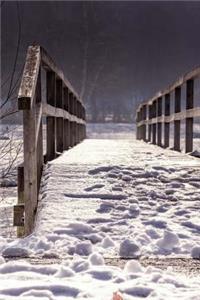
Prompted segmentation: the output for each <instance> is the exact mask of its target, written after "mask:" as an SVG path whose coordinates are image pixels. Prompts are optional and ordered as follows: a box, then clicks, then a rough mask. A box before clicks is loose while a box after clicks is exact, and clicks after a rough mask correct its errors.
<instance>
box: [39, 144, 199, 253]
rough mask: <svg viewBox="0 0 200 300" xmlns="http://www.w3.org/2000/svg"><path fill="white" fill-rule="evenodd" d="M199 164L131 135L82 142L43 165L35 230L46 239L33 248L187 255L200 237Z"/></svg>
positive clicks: (71, 251)
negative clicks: (199, 208) (117, 138)
mask: <svg viewBox="0 0 200 300" xmlns="http://www.w3.org/2000/svg"><path fill="white" fill-rule="evenodd" d="M199 167H200V160H199V159H198V158H194V157H191V156H189V155H184V154H181V153H178V152H174V151H170V150H163V149H161V148H159V147H157V146H153V145H149V146H148V147H147V145H146V144H145V143H143V142H140V141H136V140H135V139H129V140H112V139H111V140H106V139H102V140H101V139H87V140H85V141H83V142H82V143H81V144H79V145H77V146H76V147H74V148H73V149H71V150H69V151H67V152H64V154H63V155H61V156H60V157H59V158H57V159H56V160H54V161H52V162H50V163H49V164H48V166H47V167H46V169H45V171H44V176H43V180H42V188H41V193H40V203H39V207H38V216H37V219H36V228H35V231H34V236H35V238H36V239H38V240H40V239H41V240H43V241H44V240H45V243H46V244H45V246H44V247H43V246H40V247H37V246H35V247H36V248H35V249H34V251H36V253H37V251H39V252H41V253H43V252H48V253H49V254H50V253H56V255H58V256H61V257H63V256H66V255H68V254H70V255H72V254H74V253H77V254H82V255H88V254H89V253H90V252H92V251H94V250H96V251H100V252H101V253H102V254H104V255H105V256H124V257H134V256H135V255H136V256H137V255H141V254H142V255H145V256H147V255H149V254H155V255H157V254H170V255H173V254H176V255H177V254H178V255H179V256H182V255H185V254H190V253H191V250H192V248H193V246H195V245H196V244H198V243H199V242H200V223H199V220H198V219H197V215H196V213H197V208H198V207H199V204H200V198H199V194H200V176H199V175H200V171H199ZM191 235H192V236H191ZM123 243H124V245H125V247H124V248H123ZM36 244H37V243H36ZM39 244H40V242H39ZM43 248H44V249H43ZM124 249H126V250H124Z"/></svg>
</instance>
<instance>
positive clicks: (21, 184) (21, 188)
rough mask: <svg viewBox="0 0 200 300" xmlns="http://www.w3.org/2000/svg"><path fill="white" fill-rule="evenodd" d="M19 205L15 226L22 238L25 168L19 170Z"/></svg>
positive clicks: (16, 206)
mask: <svg viewBox="0 0 200 300" xmlns="http://www.w3.org/2000/svg"><path fill="white" fill-rule="evenodd" d="M17 192H18V202H17V203H18V204H17V205H15V206H14V219H13V225H14V226H17V237H22V236H23V235H24V233H25V231H24V166H23V165H20V166H18V168H17Z"/></svg>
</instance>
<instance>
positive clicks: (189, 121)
mask: <svg viewBox="0 0 200 300" xmlns="http://www.w3.org/2000/svg"><path fill="white" fill-rule="evenodd" d="M193 107H194V80H193V79H190V80H187V82H186V110H188V109H192V108H193ZM192 151H193V118H186V136H185V152H186V153H188V152H192Z"/></svg>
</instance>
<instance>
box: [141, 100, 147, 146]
mask: <svg viewBox="0 0 200 300" xmlns="http://www.w3.org/2000/svg"><path fill="white" fill-rule="evenodd" d="M146 118H147V106H146V105H144V106H143V116H142V119H143V121H146ZM146 128H147V127H146V124H143V136H142V138H143V141H145V142H146Z"/></svg>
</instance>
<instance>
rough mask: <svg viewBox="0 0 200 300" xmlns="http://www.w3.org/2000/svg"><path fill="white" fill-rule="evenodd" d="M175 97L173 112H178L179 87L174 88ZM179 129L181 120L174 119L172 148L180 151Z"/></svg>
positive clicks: (179, 103) (179, 102) (179, 109)
mask: <svg viewBox="0 0 200 300" xmlns="http://www.w3.org/2000/svg"><path fill="white" fill-rule="evenodd" d="M174 96H175V98H174V100H175V101H174V112H175V114H176V113H179V112H180V111H181V87H176V88H175V95H174ZM180 129H181V121H180V120H174V150H176V151H180V150H181V149H180V137H181V136H180Z"/></svg>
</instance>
